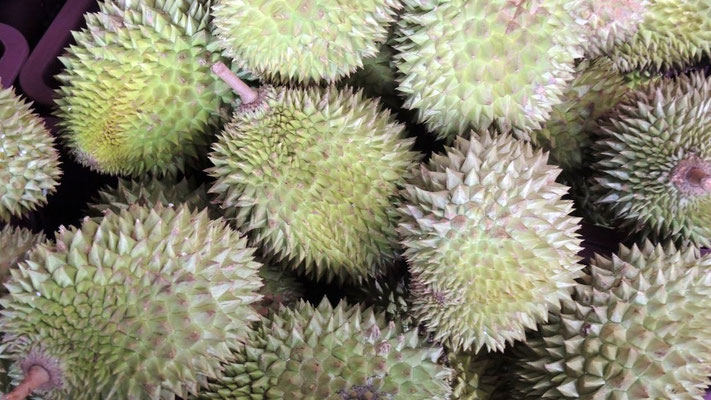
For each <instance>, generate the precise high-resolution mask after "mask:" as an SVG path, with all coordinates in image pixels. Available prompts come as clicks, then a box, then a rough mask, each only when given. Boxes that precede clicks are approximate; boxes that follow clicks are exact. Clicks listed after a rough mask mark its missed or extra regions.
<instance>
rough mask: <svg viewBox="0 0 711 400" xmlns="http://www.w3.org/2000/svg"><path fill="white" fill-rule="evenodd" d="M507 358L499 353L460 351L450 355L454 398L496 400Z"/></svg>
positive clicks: (462, 399)
mask: <svg viewBox="0 0 711 400" xmlns="http://www.w3.org/2000/svg"><path fill="white" fill-rule="evenodd" d="M504 362H505V359H504V358H503V357H502V356H501V355H500V354H499V353H487V352H485V351H482V352H479V353H477V354H473V353H468V352H465V353H459V354H456V355H450V356H449V362H448V365H449V366H450V367H451V368H452V369H453V370H454V373H453V374H452V381H451V385H452V400H494V399H499V398H501V394H500V390H501V389H502V385H503V384H504V380H503V378H502V374H503V368H502V367H503V364H504Z"/></svg>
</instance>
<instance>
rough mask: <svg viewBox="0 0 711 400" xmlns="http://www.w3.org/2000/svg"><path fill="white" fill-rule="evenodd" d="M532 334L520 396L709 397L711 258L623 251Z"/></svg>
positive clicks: (670, 249) (595, 269) (600, 265)
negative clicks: (538, 332)
mask: <svg viewBox="0 0 711 400" xmlns="http://www.w3.org/2000/svg"><path fill="white" fill-rule="evenodd" d="M590 272H591V276H590V277H589V278H587V282H586V285H580V286H579V287H577V288H576V291H575V296H574V301H571V302H566V303H565V304H564V306H563V309H562V311H561V314H560V316H557V315H556V316H552V317H551V321H550V322H549V323H548V324H546V325H543V326H542V327H541V329H540V336H539V337H537V338H535V337H532V338H531V339H530V340H529V342H528V345H529V350H528V354H526V355H525V356H524V358H523V360H522V362H521V363H520V369H519V371H518V375H519V384H518V391H519V392H520V393H519V396H516V397H514V398H519V399H568V398H570V399H572V398H575V399H701V398H702V396H703V394H704V392H705V388H706V386H707V385H708V376H709V374H711V333H710V332H709V330H708V323H709V318H710V317H711V313H710V311H711V309H709V307H708V296H709V293H711V257H710V256H706V257H704V258H701V259H700V258H699V251H698V249H696V248H693V247H688V248H683V249H678V250H677V249H676V248H674V246H670V245H667V246H665V247H662V246H661V245H657V246H654V245H652V244H651V243H650V242H647V243H646V244H645V245H644V246H643V247H642V248H638V247H637V246H634V247H632V248H629V249H628V248H625V247H624V246H621V247H620V250H619V253H618V254H617V255H616V256H613V257H612V258H611V259H609V258H605V257H601V256H597V257H596V258H595V259H594V260H593V261H592V263H591V265H590Z"/></svg>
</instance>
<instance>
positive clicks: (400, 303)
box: [346, 271, 417, 330]
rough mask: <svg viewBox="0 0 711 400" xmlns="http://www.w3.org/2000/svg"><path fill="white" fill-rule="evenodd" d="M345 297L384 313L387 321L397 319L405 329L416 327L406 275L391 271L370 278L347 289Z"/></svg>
mask: <svg viewBox="0 0 711 400" xmlns="http://www.w3.org/2000/svg"><path fill="white" fill-rule="evenodd" d="M393 272H394V271H393ZM346 298H347V299H348V301H350V302H352V303H356V302H357V303H360V304H364V305H366V306H368V307H373V310H374V311H375V312H379V313H380V312H382V313H385V315H386V317H387V319H388V321H397V322H398V323H400V324H401V325H402V326H403V328H405V329H406V330H409V329H414V328H417V321H415V319H414V318H413V317H412V302H411V300H410V289H409V287H408V283H407V277H406V276H402V275H400V274H397V273H392V272H391V273H390V274H388V275H386V276H383V277H379V278H377V279H370V280H368V281H366V282H363V283H362V284H360V285H358V286H356V287H354V288H351V290H349V291H347V292H346Z"/></svg>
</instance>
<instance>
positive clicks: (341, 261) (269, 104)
mask: <svg viewBox="0 0 711 400" xmlns="http://www.w3.org/2000/svg"><path fill="white" fill-rule="evenodd" d="M262 93H263V95H264V96H265V97H266V98H265V100H264V103H263V104H260V105H259V106H255V107H252V106H250V107H248V109H247V110H246V111H244V112H242V111H240V110H238V111H237V112H236V113H235V115H234V118H233V120H232V121H231V122H230V123H229V124H227V125H226V126H225V129H224V131H223V132H222V134H221V136H220V137H219V139H218V141H217V143H216V144H215V145H214V146H213V152H212V153H211V154H210V159H211V161H212V162H213V164H214V167H212V168H210V169H208V173H209V174H210V175H211V176H213V177H214V178H216V179H217V181H216V182H215V184H214V185H213V186H212V188H211V189H210V192H211V193H216V194H217V195H218V201H219V202H220V204H221V206H222V207H223V208H224V209H225V211H226V212H228V213H230V215H235V223H236V226H238V227H240V229H243V230H244V231H245V232H246V233H248V234H249V236H250V239H251V243H253V244H255V245H259V246H261V248H262V249H263V253H264V255H265V257H268V258H269V259H270V260H274V262H275V263H281V262H285V263H287V264H289V265H290V267H292V268H294V269H298V270H300V271H302V272H304V273H305V274H306V275H308V276H309V277H312V278H315V279H321V278H323V279H325V280H326V281H329V282H330V281H332V280H334V279H335V280H337V281H339V282H343V281H347V280H348V281H360V280H362V279H363V278H366V277H368V276H376V275H380V274H382V273H384V272H385V269H386V268H388V267H389V266H390V265H391V264H392V263H393V261H394V260H395V259H396V258H397V257H398V256H399V246H398V244H397V240H398V238H397V233H396V232H395V225H396V223H397V222H396V219H397V216H396V212H395V208H396V206H395V204H394V203H395V201H396V196H397V194H398V190H399V189H401V188H402V187H403V186H404V184H405V181H406V178H407V177H408V176H410V169H411V168H412V166H413V165H415V163H416V162H417V161H418V160H419V154H417V153H416V152H413V151H412V150H411V148H412V145H413V140H412V139H409V138H406V136H405V130H404V125H402V124H400V123H397V122H396V121H395V120H394V118H393V117H392V116H391V115H390V113H389V112H388V111H386V110H382V109H381V108H380V104H379V103H378V102H377V101H375V100H371V99H367V98H364V96H363V94H362V92H353V91H351V89H350V88H346V89H342V90H341V89H336V88H335V87H333V86H330V87H328V88H318V87H314V88H309V89H289V88H284V87H282V88H277V89H274V88H264V89H262Z"/></svg>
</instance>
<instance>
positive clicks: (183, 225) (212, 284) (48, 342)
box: [0, 204, 262, 400]
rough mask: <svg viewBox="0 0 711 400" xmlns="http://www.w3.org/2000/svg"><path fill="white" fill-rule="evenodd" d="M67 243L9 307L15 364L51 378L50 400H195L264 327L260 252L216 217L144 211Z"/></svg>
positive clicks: (34, 270)
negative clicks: (253, 331)
mask: <svg viewBox="0 0 711 400" xmlns="http://www.w3.org/2000/svg"><path fill="white" fill-rule="evenodd" d="M55 236H56V239H55V242H56V244H55V243H50V242H47V243H43V244H40V245H38V246H36V247H35V249H34V250H33V251H32V252H31V253H30V257H29V258H28V259H27V260H26V261H25V262H23V263H20V264H19V266H18V268H16V269H13V271H12V277H11V278H10V280H9V281H8V282H7V284H6V287H7V288H8V290H9V292H10V293H9V295H7V296H6V297H4V298H3V299H2V300H0V305H2V307H3V308H4V310H3V311H2V317H0V331H1V332H4V333H5V336H4V345H5V346H6V350H5V353H6V354H8V355H10V356H11V357H12V359H14V360H15V363H16V364H15V365H17V366H18V367H19V368H21V370H22V372H23V374H24V375H25V379H26V380H25V382H28V381H33V377H35V376H36V373H37V372H36V371H37V369H38V368H39V370H41V371H43V373H46V374H47V375H48V378H47V379H44V380H41V381H40V382H36V381H35V385H33V386H32V389H36V390H35V392H36V393H37V394H41V395H42V396H43V398H44V399H47V400H59V399H75V400H84V399H87V400H88V399H137V400H140V399H175V397H176V396H180V397H182V398H185V396H186V395H188V394H190V393H193V394H195V393H197V389H198V386H199V385H200V384H201V383H203V382H204V381H205V380H206V379H207V378H209V377H216V376H217V375H218V372H219V370H220V363H221V362H223V361H225V360H227V359H228V358H230V357H231V353H232V350H233V349H235V348H237V347H238V346H239V345H240V344H241V343H242V341H243V340H245V338H246V337H247V334H248V332H249V331H250V327H249V324H250V323H251V322H253V321H257V320H258V314H257V312H256V311H255V310H254V309H253V308H252V307H251V306H250V305H251V304H252V303H255V302H257V301H259V300H260V298H261V296H260V295H258V294H257V290H258V289H259V288H260V287H261V286H262V283H261V278H260V277H259V275H258V269H259V268H260V266H261V265H260V264H259V263H258V262H256V261H254V259H253V256H252V253H253V252H254V249H252V248H249V247H246V243H247V240H246V238H244V237H241V236H240V234H239V232H237V231H235V230H233V229H232V228H230V227H229V226H228V225H227V224H226V223H225V221H224V220H210V219H209V218H208V216H207V212H206V211H205V210H203V211H202V212H200V213H197V212H196V211H191V210H190V209H189V208H187V207H186V206H179V207H177V208H175V209H173V208H164V207H163V206H162V205H161V204H158V205H157V206H156V207H155V208H147V207H139V206H137V205H133V206H131V207H129V208H128V210H124V211H121V212H120V213H119V214H115V213H113V212H109V213H107V214H106V216H105V217H104V218H103V219H102V220H100V221H95V220H93V219H90V218H86V219H84V221H83V223H82V224H81V226H80V227H79V228H74V227H72V228H69V229H64V228H61V229H60V230H59V232H58V233H57V234H56V235H55ZM18 390H19V389H18Z"/></svg>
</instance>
